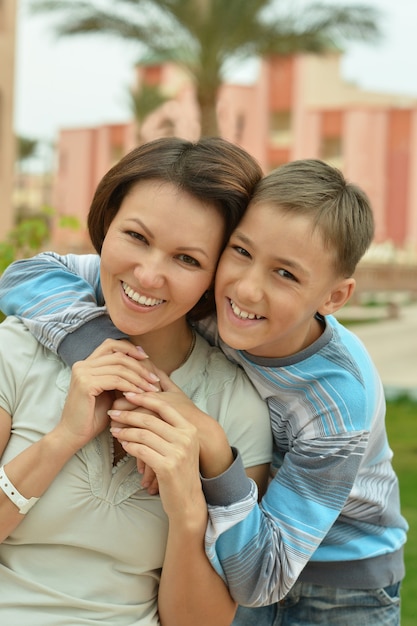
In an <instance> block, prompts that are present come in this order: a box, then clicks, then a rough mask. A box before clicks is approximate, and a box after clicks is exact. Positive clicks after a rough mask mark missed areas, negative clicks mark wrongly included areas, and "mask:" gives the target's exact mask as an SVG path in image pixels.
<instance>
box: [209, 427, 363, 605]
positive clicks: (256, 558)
mask: <svg viewBox="0 0 417 626" xmlns="http://www.w3.org/2000/svg"><path fill="white" fill-rule="evenodd" d="M367 436H368V435H367V433H364V432H362V433H350V434H346V435H345V437H344V438H343V437H339V438H338V440H336V439H334V440H332V438H331V437H330V438H328V439H325V440H322V441H321V442H316V444H317V449H316V450H314V445H315V444H314V443H313V442H312V443H313V447H312V448H311V449H310V455H309V456H308V457H306V456H303V455H302V454H300V453H299V452H295V453H292V452H288V453H287V454H286V455H285V459H284V462H283V465H282V466H281V468H280V470H279V471H278V473H277V474H276V475H275V477H274V479H273V480H272V482H271V483H270V484H269V487H268V490H267V492H266V494H265V496H264V498H263V499H262V502H261V504H259V505H258V504H257V492H256V487H255V485H254V483H253V482H252V481H251V480H250V479H248V478H247V476H246V475H245V471H244V468H243V465H242V462H241V459H240V457H239V455H238V456H237V457H236V459H235V461H234V463H233V465H232V466H231V467H230V468H229V469H228V470H227V471H226V472H225V473H224V474H223V475H221V476H220V477H216V478H212V479H204V478H203V479H202V483H203V490H204V494H205V497H206V501H207V503H208V510H209V518H210V519H209V524H208V527H207V531H206V553H207V555H208V557H209V559H210V561H211V563H212V565H213V567H214V568H215V569H216V571H217V572H218V573H219V574H220V575H221V576H222V577H223V579H224V580H225V581H226V583H227V585H228V587H229V589H230V593H231V595H232V597H233V598H234V600H236V602H238V603H239V604H241V605H244V606H262V605H265V604H272V603H274V602H277V601H279V600H280V599H282V598H283V597H284V596H285V595H286V594H287V593H288V591H289V590H290V589H291V587H292V586H293V585H294V583H295V582H296V580H297V579H298V577H299V576H300V574H301V572H302V570H303V568H304V567H305V565H306V564H307V563H308V561H309V560H310V559H311V557H312V556H313V554H314V552H315V551H316V549H317V548H318V546H319V545H320V543H321V542H322V540H323V538H324V537H325V536H326V534H327V533H328V531H329V529H330V528H331V526H332V525H333V524H334V522H335V520H336V518H337V517H338V516H339V514H340V511H341V510H342V508H343V506H344V504H345V502H346V499H347V497H348V495H349V491H350V489H351V487H352V484H353V481H354V477H355V475H356V473H357V471H358V465H359V462H360V458H361V456H362V455H363V450H364V447H365V445H366V441H367ZM331 445H333V447H332V454H329V453H328V452H327V458H326V453H325V448H326V446H328V447H331ZM337 448H339V452H340V456H339V455H337V454H336V456H333V453H335V450H336V449H337ZM322 453H325V455H324V456H323V454H322ZM341 458H342V459H343V460H342V461H341V460H340V459H341ZM324 485H325V486H326V487H325V488H323V486H324ZM329 494H331V497H330V496H329Z"/></svg>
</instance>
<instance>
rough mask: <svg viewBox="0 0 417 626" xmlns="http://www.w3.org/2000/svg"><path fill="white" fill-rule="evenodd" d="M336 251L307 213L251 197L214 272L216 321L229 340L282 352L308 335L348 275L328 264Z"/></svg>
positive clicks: (307, 340) (270, 353)
mask: <svg viewBox="0 0 417 626" xmlns="http://www.w3.org/2000/svg"><path fill="white" fill-rule="evenodd" d="M333 266H334V253H333V251H332V250H330V249H328V248H326V247H325V246H324V244H323V240H322V237H321V234H320V232H319V231H318V230H315V231H313V230H312V225H311V221H310V218H308V217H306V216H303V215H295V214H285V213H283V212H281V211H280V210H279V209H278V208H277V207H276V206H273V205H271V204H269V203H263V204H258V205H250V206H249V208H248V210H247V212H246V214H245V216H244V218H243V220H242V221H241V222H240V224H239V226H238V227H237V228H236V230H235V231H234V233H233V234H232V236H231V238H230V241H229V243H228V245H227V248H226V249H225V251H224V253H223V255H222V257H221V260H220V263H219V267H218V270H217V274H216V287H215V292H216V305H217V315H218V328H219V333H220V336H221V337H222V339H223V340H224V341H225V342H226V343H227V344H228V345H230V346H231V347H232V348H236V349H239V350H246V351H248V352H250V353H251V354H254V355H257V356H266V357H284V356H288V355H290V354H294V353H296V352H298V351H300V350H302V349H303V348H306V347H307V346H308V345H310V344H311V343H313V341H315V340H316V339H317V338H318V337H319V336H320V334H321V332H322V329H321V326H320V324H319V322H318V321H317V319H315V314H316V313H317V312H319V313H321V314H322V315H326V314H328V313H332V312H334V311H335V310H337V309H338V308H340V306H342V304H344V302H345V301H346V299H347V298H348V297H349V295H350V293H351V290H352V288H353V284H354V281H353V279H341V278H340V277H338V276H336V275H335V272H334V270H333Z"/></svg>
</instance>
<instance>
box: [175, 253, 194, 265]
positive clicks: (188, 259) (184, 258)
mask: <svg viewBox="0 0 417 626" xmlns="http://www.w3.org/2000/svg"><path fill="white" fill-rule="evenodd" d="M177 258H178V259H179V260H180V261H182V263H185V264H186V265H195V266H196V267H200V263H199V262H198V261H197V259H195V258H194V257H192V256H189V255H188V254H179V255H178V257H177Z"/></svg>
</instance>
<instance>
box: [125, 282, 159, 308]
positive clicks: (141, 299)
mask: <svg viewBox="0 0 417 626" xmlns="http://www.w3.org/2000/svg"><path fill="white" fill-rule="evenodd" d="M123 291H124V292H125V294H126V295H127V296H129V298H130V299H131V300H133V301H134V302H137V303H138V304H144V305H145V306H155V305H157V304H161V303H162V302H163V300H157V299H156V298H147V297H146V296H141V295H140V293H138V292H137V291H134V290H133V289H132V288H131V287H129V285H128V284H127V283H123Z"/></svg>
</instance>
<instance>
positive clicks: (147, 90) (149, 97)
mask: <svg viewBox="0 0 417 626" xmlns="http://www.w3.org/2000/svg"><path fill="white" fill-rule="evenodd" d="M129 95H130V98H129V102H130V108H131V111H132V113H133V115H134V116H135V119H136V120H137V122H138V123H139V124H140V123H141V122H142V121H143V120H144V119H145V117H146V116H147V115H149V114H150V113H152V111H155V109H157V108H158V107H159V106H161V104H164V102H166V101H167V99H168V98H167V97H166V96H164V95H163V94H162V93H161V91H160V89H159V87H158V86H156V85H146V84H144V85H142V86H141V88H140V91H130V92H129Z"/></svg>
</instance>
